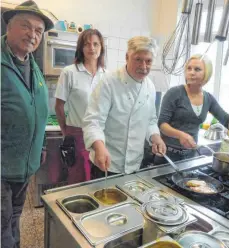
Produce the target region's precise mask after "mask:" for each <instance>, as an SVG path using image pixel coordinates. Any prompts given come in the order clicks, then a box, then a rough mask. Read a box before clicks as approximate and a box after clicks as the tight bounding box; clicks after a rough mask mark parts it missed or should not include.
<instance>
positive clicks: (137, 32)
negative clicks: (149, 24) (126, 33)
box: [131, 28, 141, 37]
mask: <svg viewBox="0 0 229 248" xmlns="http://www.w3.org/2000/svg"><path fill="white" fill-rule="evenodd" d="M139 35H141V31H140V29H137V28H132V29H131V37H134V36H139Z"/></svg>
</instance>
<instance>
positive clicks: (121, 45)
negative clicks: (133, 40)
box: [119, 38, 128, 51]
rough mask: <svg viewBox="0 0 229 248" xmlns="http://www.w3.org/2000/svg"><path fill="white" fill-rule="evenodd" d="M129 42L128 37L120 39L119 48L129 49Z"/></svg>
mask: <svg viewBox="0 0 229 248" xmlns="http://www.w3.org/2000/svg"><path fill="white" fill-rule="evenodd" d="M127 42H128V39H121V38H120V39H119V50H123V51H126V50H127Z"/></svg>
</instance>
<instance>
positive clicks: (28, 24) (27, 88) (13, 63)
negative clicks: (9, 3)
mask: <svg viewBox="0 0 229 248" xmlns="http://www.w3.org/2000/svg"><path fill="white" fill-rule="evenodd" d="M3 19H4V21H5V22H6V24H7V33H6V35H5V36H2V37H1V48H2V50H1V242H2V243H1V247H2V248H14V247H20V230H19V219H20V215H21V213H22V209H23V205H24V202H25V197H26V189H27V185H28V180H29V178H30V176H31V175H33V174H34V173H35V172H36V171H37V169H38V168H39V166H40V160H41V154H42V147H43V140H44V134H45V126H46V122H47V117H48V89H47V87H46V84H45V81H44V78H43V75H42V73H41V71H40V69H39V67H38V66H37V64H36V62H35V61H34V58H33V56H32V52H33V51H35V50H36V49H37V47H38V46H39V44H40V42H41V39H42V36H43V33H44V32H45V31H47V30H49V29H51V28H52V27H53V23H52V21H51V20H50V19H49V18H48V17H46V16H45V15H44V14H43V13H42V12H41V11H40V9H39V8H38V6H37V5H36V3H35V2H33V1H26V2H24V3H22V4H21V5H19V6H17V7H16V8H15V9H14V10H9V11H6V12H4V13H3Z"/></svg>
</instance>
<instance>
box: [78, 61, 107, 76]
mask: <svg viewBox="0 0 229 248" xmlns="http://www.w3.org/2000/svg"><path fill="white" fill-rule="evenodd" d="M77 68H78V70H79V71H80V72H83V71H84V72H87V73H89V74H91V73H90V72H89V71H88V70H87V69H86V67H85V66H84V64H83V63H79V64H77ZM98 72H99V73H102V72H104V69H103V68H102V67H99V68H98V70H97V72H96V73H98Z"/></svg>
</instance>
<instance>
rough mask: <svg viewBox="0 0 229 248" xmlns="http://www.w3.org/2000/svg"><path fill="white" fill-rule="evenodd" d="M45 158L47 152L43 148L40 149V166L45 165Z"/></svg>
mask: <svg viewBox="0 0 229 248" xmlns="http://www.w3.org/2000/svg"><path fill="white" fill-rule="evenodd" d="M46 157H47V150H46V148H44V149H42V152H41V165H43V164H44V163H45V161H46Z"/></svg>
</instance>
